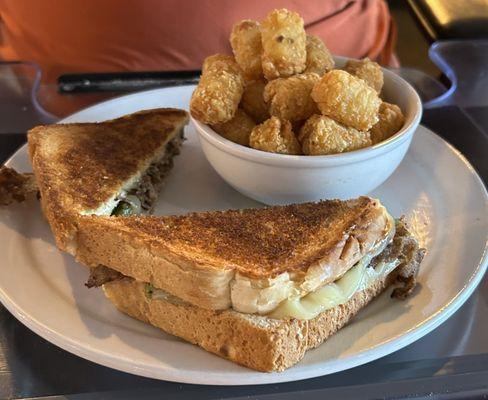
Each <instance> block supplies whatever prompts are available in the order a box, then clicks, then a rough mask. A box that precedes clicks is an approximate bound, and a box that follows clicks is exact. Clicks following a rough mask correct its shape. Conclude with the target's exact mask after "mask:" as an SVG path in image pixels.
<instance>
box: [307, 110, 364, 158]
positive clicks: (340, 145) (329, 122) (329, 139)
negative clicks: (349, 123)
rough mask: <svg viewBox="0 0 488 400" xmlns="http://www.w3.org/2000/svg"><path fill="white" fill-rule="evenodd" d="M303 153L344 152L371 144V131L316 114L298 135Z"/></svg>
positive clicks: (313, 154)
mask: <svg viewBox="0 0 488 400" xmlns="http://www.w3.org/2000/svg"><path fill="white" fill-rule="evenodd" d="M298 139H299V140H300V142H301V144H302V150H303V154H309V155H312V156H316V155H325V154H337V153H344V152H346V151H352V150H357V149H361V148H363V147H367V146H371V144H372V143H371V138H370V136H369V132H361V131H358V130H357V129H354V128H348V127H346V126H344V125H341V124H339V123H338V122H336V121H334V120H333V119H332V118H329V117H326V116H324V115H314V116H312V117H310V118H309V119H308V120H307V122H305V125H303V127H302V129H301V131H300V135H299V137H298Z"/></svg>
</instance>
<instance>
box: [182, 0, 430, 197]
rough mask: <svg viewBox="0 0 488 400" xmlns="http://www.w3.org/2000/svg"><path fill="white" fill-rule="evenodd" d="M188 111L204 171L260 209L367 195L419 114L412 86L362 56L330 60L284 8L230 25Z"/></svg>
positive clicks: (390, 166) (396, 158)
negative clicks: (226, 44)
mask: <svg viewBox="0 0 488 400" xmlns="http://www.w3.org/2000/svg"><path fill="white" fill-rule="evenodd" d="M230 43H231V47H232V52H233V54H232V55H230V54H228V55H226V54H215V55H211V56H209V57H207V58H206V59H205V61H204V63H203V66H202V74H201V77H200V81H199V84H198V85H197V87H196V88H195V90H194V92H193V94H192V97H191V101H190V113H191V116H192V121H193V123H194V125H195V127H196V130H197V132H198V134H199V138H200V142H201V145H202V149H203V151H204V153H205V155H206V157H207V159H208V161H209V162H210V164H211V165H212V166H213V168H214V169H215V170H216V171H217V173H218V174H219V175H220V176H221V177H222V178H223V179H224V180H226V181H227V182H228V183H229V184H230V185H231V186H233V187H234V188H235V189H237V190H238V191H240V192H241V193H243V194H245V195H246V196H249V197H251V198H253V199H256V200H258V201H260V202H263V203H266V204H287V203H293V202H304V201H317V200H320V199H325V198H341V199H346V198H352V197H357V196H359V195H362V194H367V193H368V192H370V191H372V190H373V189H375V188H376V187H378V186H379V185H381V183H383V182H384V181H385V180H386V179H387V178H388V177H389V176H390V175H391V174H392V173H393V171H394V170H395V169H396V168H397V167H398V165H399V164H400V162H401V161H402V159H403V157H404V156H405V154H406V152H407V150H408V147H409V146H410V143H411V140H412V137H413V134H414V132H415V130H416V128H417V126H418V124H419V121H420V117H421V115H422V106H421V102H420V99H419V96H418V95H417V93H416V92H415V90H414V89H413V88H412V87H411V86H410V85H409V84H408V83H407V82H406V81H404V80H403V79H402V78H400V77H399V76H397V75H396V74H394V73H393V72H391V71H388V70H386V69H383V68H381V67H380V66H379V65H378V64H377V63H376V62H374V61H371V60H369V59H367V58H365V59H362V60H355V59H346V58H343V57H333V56H332V55H331V53H330V52H329V50H328V49H327V47H326V45H325V44H324V42H323V41H322V40H321V39H320V38H318V37H315V36H310V35H307V34H306V33H305V30H304V24H303V20H302V18H301V17H300V16H299V15H298V14H297V13H295V12H293V11H289V10H286V9H281V10H273V11H271V12H270V13H269V14H268V15H267V16H266V17H265V18H264V20H263V21H261V22H257V21H251V20H244V21H240V22H238V23H236V24H235V25H234V26H233V29H232V32H231V35H230Z"/></svg>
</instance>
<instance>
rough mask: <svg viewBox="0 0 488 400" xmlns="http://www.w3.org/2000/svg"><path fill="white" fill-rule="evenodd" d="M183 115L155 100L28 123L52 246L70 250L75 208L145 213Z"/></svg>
mask: <svg viewBox="0 0 488 400" xmlns="http://www.w3.org/2000/svg"><path fill="white" fill-rule="evenodd" d="M187 122H188V115H187V113H186V112H185V111H183V110H178V109H172V108H160V109H153V110H147V111H141V112H138V113H135V114H131V115H127V116H124V117H121V118H117V119H114V120H110V121H105V122H99V123H71V124H55V125H45V126H38V127H36V128H33V129H32V130H30V131H29V133H28V144H29V155H30V159H31V162H32V167H33V170H34V175H35V180H36V182H37V186H38V189H39V193H40V197H41V205H42V208H43V211H44V214H45V216H46V218H47V220H48V222H49V224H50V226H51V229H52V231H53V234H54V237H55V239H56V244H57V245H58V247H59V248H60V249H61V250H64V251H67V252H69V253H71V254H76V244H77V241H76V235H77V230H78V228H77V225H78V223H77V220H78V217H79V216H81V215H92V214H93V215H132V214H139V213H149V212H150V211H151V209H152V207H153V205H154V202H155V200H156V199H157V195H158V192H159V189H160V187H161V185H162V183H163V180H164V178H165V176H166V175H167V173H168V171H169V170H170V169H171V167H172V165H173V157H174V156H175V155H176V154H178V153H179V149H180V146H181V144H182V141H183V127H184V126H185V125H186V124H187Z"/></svg>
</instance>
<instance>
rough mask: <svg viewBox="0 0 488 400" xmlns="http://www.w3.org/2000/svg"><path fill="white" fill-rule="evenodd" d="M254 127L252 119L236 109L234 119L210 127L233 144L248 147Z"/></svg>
mask: <svg viewBox="0 0 488 400" xmlns="http://www.w3.org/2000/svg"><path fill="white" fill-rule="evenodd" d="M255 126H256V124H255V123H254V121H253V120H252V118H251V117H250V116H249V115H247V114H246V113H245V112H244V111H242V110H241V109H240V108H238V109H237V111H236V114H235V115H234V118H232V119H231V120H229V121H227V122H222V123H221V124H215V125H212V129H213V130H214V131H215V132H217V133H218V134H219V135H221V136H223V137H225V138H226V139H228V140H230V141H232V142H234V143H238V144H242V145H243V146H249V136H250V135H251V131H252V130H253V128H254V127H255Z"/></svg>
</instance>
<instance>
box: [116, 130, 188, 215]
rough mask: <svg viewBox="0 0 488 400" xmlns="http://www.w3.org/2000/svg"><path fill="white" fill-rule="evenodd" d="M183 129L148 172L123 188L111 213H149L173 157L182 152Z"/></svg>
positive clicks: (169, 168) (167, 145)
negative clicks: (129, 185)
mask: <svg viewBox="0 0 488 400" xmlns="http://www.w3.org/2000/svg"><path fill="white" fill-rule="evenodd" d="M183 140H184V139H183V131H181V132H180V133H179V134H178V135H177V136H176V137H174V138H173V139H172V140H170V141H169V142H168V143H167V144H166V149H165V152H164V154H163V155H162V156H161V157H159V158H158V159H157V160H155V161H153V162H152V163H151V164H150V165H149V167H148V168H147V170H146V172H145V173H144V174H143V175H142V176H141V177H140V178H139V179H137V180H136V181H134V182H133V183H132V186H131V187H128V188H125V189H123V190H122V191H121V192H120V193H119V194H118V195H117V196H116V198H115V201H116V206H115V207H114V209H113V210H112V212H111V215H118V216H129V215H133V214H149V213H150V212H151V211H152V208H153V207H154V203H155V201H156V200H157V198H158V193H159V191H160V190H161V187H162V185H163V182H164V179H165V178H166V176H167V175H168V172H169V171H170V170H171V168H172V167H173V157H174V156H175V155H178V154H179V153H180V147H181V145H182V143H183Z"/></svg>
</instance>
